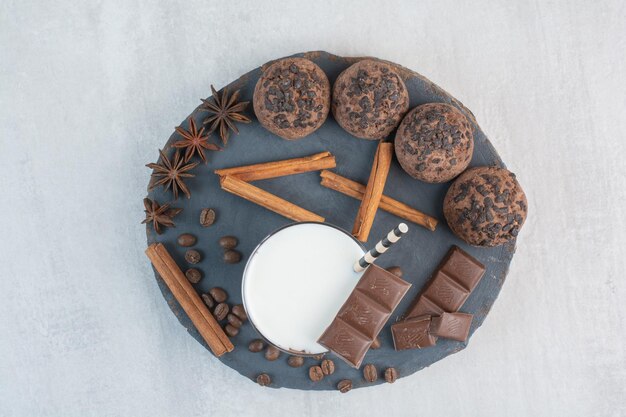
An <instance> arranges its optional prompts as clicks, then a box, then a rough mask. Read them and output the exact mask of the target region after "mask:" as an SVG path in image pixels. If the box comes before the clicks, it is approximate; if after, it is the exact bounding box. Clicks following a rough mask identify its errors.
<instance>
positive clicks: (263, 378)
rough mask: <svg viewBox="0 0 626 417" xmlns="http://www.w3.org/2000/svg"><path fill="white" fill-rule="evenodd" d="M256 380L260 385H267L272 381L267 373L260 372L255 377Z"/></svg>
mask: <svg viewBox="0 0 626 417" xmlns="http://www.w3.org/2000/svg"><path fill="white" fill-rule="evenodd" d="M256 382H257V384H259V385H260V386H262V387H267V386H268V385H269V384H271V383H272V378H270V376H269V375H268V374H260V375H259V376H257V377H256Z"/></svg>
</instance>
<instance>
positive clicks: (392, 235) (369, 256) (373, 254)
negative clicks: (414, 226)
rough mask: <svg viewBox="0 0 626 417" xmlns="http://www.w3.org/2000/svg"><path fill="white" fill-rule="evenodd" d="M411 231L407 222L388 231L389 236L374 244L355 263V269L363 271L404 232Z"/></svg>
mask: <svg viewBox="0 0 626 417" xmlns="http://www.w3.org/2000/svg"><path fill="white" fill-rule="evenodd" d="M408 231H409V226H407V225H406V224H405V223H400V224H399V225H398V227H396V228H395V229H393V230H392V231H391V232H389V233H387V236H386V237H384V238H383V239H382V240H381V241H380V242H378V243H377V244H376V246H374V248H372V249H371V250H369V251H368V252H367V253H366V254H365V255H363V257H362V258H361V259H359V260H358V261H356V262H355V263H354V270H355V271H356V272H361V271H363V270H365V268H367V267H368V266H370V264H372V263H374V261H375V260H376V258H378V257H379V256H380V255H382V254H383V253H385V252H387V249H389V247H390V246H391V245H392V244H394V243H396V242H397V241H398V240H400V238H401V237H402V235H403V234H405V233H406V232H408Z"/></svg>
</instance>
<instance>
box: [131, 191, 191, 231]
mask: <svg viewBox="0 0 626 417" xmlns="http://www.w3.org/2000/svg"><path fill="white" fill-rule="evenodd" d="M143 205H144V207H145V208H146V209H145V210H144V211H145V212H146V218H145V220H144V221H142V222H141V224H146V223H150V222H152V227H154V231H155V232H157V233H158V234H161V227H174V221H173V220H172V218H173V217H174V216H176V215H177V214H178V213H180V212H181V211H183V209H181V208H170V205H169V204H163V205H162V206H161V205H159V203H157V202H156V201H153V200H150V199H149V198H144V199H143Z"/></svg>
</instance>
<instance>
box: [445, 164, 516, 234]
mask: <svg viewBox="0 0 626 417" xmlns="http://www.w3.org/2000/svg"><path fill="white" fill-rule="evenodd" d="M527 212H528V205H527V202H526V195H525V194H524V191H523V190H522V187H521V186H520V185H519V183H518V182H517V179H516V178H515V174H513V173H512V172H509V171H508V170H506V169H504V168H497V167H478V168H472V169H469V170H467V171H466V172H464V173H463V174H462V175H461V176H460V177H459V178H457V179H456V180H455V181H454V183H453V184H452V186H451V187H450V188H449V189H448V192H447V193H446V197H445V199H444V202H443V213H444V215H445V217H446V220H447V222H448V226H450V229H452V231H453V232H454V233H455V234H456V235H457V236H459V237H460V238H461V239H463V240H465V241H466V242H467V243H469V244H471V245H475V246H497V245H501V244H503V243H506V242H508V241H510V240H512V239H514V238H515V237H517V234H518V233H519V231H520V229H521V227H522V225H523V224H524V221H525V220H526V214H527Z"/></svg>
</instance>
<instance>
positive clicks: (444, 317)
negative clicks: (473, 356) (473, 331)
mask: <svg viewBox="0 0 626 417" xmlns="http://www.w3.org/2000/svg"><path fill="white" fill-rule="evenodd" d="M473 318H474V315H472V314H465V313H443V314H441V316H439V317H433V318H432V320H431V323H430V334H432V335H434V336H437V337H443V338H444V339H453V340H458V341H459V342H465V341H466V340H467V336H468V335H469V331H470V327H471V325H472V319H473Z"/></svg>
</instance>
